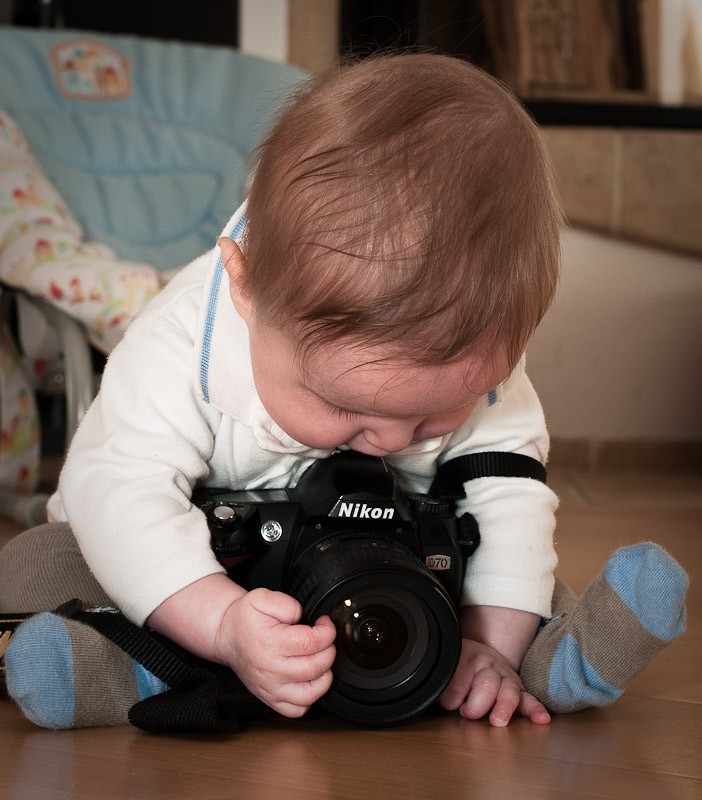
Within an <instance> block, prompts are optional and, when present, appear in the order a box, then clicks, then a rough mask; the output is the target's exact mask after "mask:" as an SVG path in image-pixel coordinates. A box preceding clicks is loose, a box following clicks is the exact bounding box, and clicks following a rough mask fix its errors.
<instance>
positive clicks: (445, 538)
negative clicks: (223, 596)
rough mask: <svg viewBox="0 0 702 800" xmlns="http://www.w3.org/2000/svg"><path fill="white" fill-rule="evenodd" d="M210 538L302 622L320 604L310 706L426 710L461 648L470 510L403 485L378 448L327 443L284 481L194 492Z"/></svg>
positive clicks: (238, 571)
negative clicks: (332, 649)
mask: <svg viewBox="0 0 702 800" xmlns="http://www.w3.org/2000/svg"><path fill="white" fill-rule="evenodd" d="M194 502H196V503H197V504H198V505H199V506H200V508H201V509H202V510H203V511H204V513H205V515H206V517H207V520H208V523H209V527H210V531H211V534H212V547H213V549H214V552H215V554H216V555H217V557H218V559H219V560H220V561H221V563H222V564H223V565H224V566H225V567H226V568H227V570H228V572H229V574H230V576H231V577H232V578H233V579H234V580H236V581H237V583H239V584H241V585H242V586H244V587H245V588H247V589H254V588H257V587H266V588H269V589H276V590H281V591H283V592H286V593H288V594H290V595H292V596H293V597H295V598H297V600H299V602H300V603H301V605H302V608H303V620H302V621H303V622H304V623H307V624H312V623H313V622H314V621H315V620H316V619H317V618H318V617H320V616H322V615H324V614H328V615H329V616H330V617H331V619H332V620H333V622H334V624H335V626H336V630H337V637H336V641H335V645H336V652H337V654H336V659H335V661H334V666H333V673H334V682H333V684H332V687H331V689H330V690H329V692H328V693H327V694H326V695H325V696H324V698H322V700H321V701H320V705H321V706H322V707H323V708H325V709H326V710H327V711H329V712H330V713H332V714H334V715H335V716H337V717H340V718H341V719H345V720H347V721H349V722H353V723H356V724H361V725H371V726H381V725H389V724H392V723H396V722H401V721H403V720H406V719H408V718H409V717H412V716H414V715H415V714H418V713H419V712H421V711H423V710H424V709H426V708H427V707H428V706H429V705H430V704H431V703H432V702H433V701H434V700H435V699H436V698H437V697H438V695H439V694H440V693H441V691H442V690H443V689H444V688H445V686H446V685H447V684H448V682H449V681H450V679H451V677H452V675H453V673H454V671H455V669H456V666H457V664H458V659H459V656H460V652H461V631H460V627H459V621H458V613H457V603H458V599H459V596H460V591H461V585H462V581H463V574H464V568H465V561H466V558H467V557H468V556H469V555H470V553H472V551H473V550H474V549H475V547H476V546H477V543H478V530H477V526H476V523H475V520H474V519H473V517H471V516H470V515H465V516H464V517H463V518H462V519H461V520H457V519H456V518H455V517H454V516H453V514H452V513H451V511H452V508H451V505H452V504H451V502H449V501H445V500H441V499H438V500H437V499H436V498H433V497H430V496H428V495H412V494H409V495H405V494H403V493H402V492H401V491H400V489H399V487H398V485H397V483H396V481H395V479H394V478H393V475H392V474H391V473H390V472H389V471H388V469H387V468H386V466H385V463H384V462H383V461H382V460H381V459H378V458H372V457H369V456H363V455H360V454H358V453H352V452H338V453H335V454H334V455H332V456H331V457H330V458H328V459H324V460H320V461H316V462H315V463H314V464H313V465H312V466H311V467H310V468H309V469H308V470H307V471H306V472H305V473H304V474H303V476H302V478H301V479H300V481H299V482H298V485H297V486H296V488H295V489H294V490H292V489H286V490H261V491H230V490H221V489H202V490H198V493H197V494H196V497H195V498H194Z"/></svg>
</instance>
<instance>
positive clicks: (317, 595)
mask: <svg viewBox="0 0 702 800" xmlns="http://www.w3.org/2000/svg"><path fill="white" fill-rule="evenodd" d="M291 574H292V575H293V585H292V587H291V592H292V593H293V594H294V595H295V596H296V597H297V598H298V600H300V602H301V604H302V607H303V610H304V620H305V621H306V622H310V623H311V622H313V621H314V620H315V619H317V618H318V617H320V616H322V615H324V614H328V615H329V616H330V617H331V619H332V621H333V622H334V625H335V626H336V630H337V636H336V641H335V646H336V659H335V661H334V665H333V668H332V669H333V673H334V682H333V685H332V688H331V690H330V691H329V693H328V694H327V695H325V697H324V698H323V700H322V703H321V704H322V706H323V707H325V708H326V710H328V711H329V712H331V713H333V714H335V715H336V716H338V717H341V718H343V719H346V720H348V721H350V722H354V723H357V724H362V725H374V726H378V725H388V724H391V723H395V722H399V721H402V720H404V719H407V718H409V717H411V716H414V715H415V714H417V713H419V712H420V711H422V710H424V709H425V708H426V707H427V706H429V705H430V704H431V703H432V702H433V701H434V700H435V699H436V697H438V695H439V694H440V692H441V691H442V690H443V689H444V687H445V686H446V684H447V683H448V682H449V680H450V679H451V677H452V675H453V672H454V670H455V668H456V665H457V663H458V657H459V655H460V647H461V634H460V628H459V625H458V617H457V613H456V610H455V607H454V604H453V602H452V601H451V599H450V597H449V596H448V594H447V593H446V590H445V589H444V588H443V586H442V585H441V584H440V583H439V582H438V581H437V580H436V578H435V577H434V576H433V575H432V574H431V573H430V572H429V571H428V570H427V569H426V568H425V567H424V565H423V564H422V563H421V561H420V560H419V559H418V558H417V557H416V556H415V555H414V554H413V553H411V552H410V551H409V550H408V549H407V548H405V547H404V546H403V545H401V544H400V543H399V542H396V541H393V540H389V539H388V540H385V539H369V538H359V537H358V535H355V536H354V535H353V534H343V535H338V536H336V537H331V538H330V539H327V540H324V541H322V542H319V543H317V544H316V545H314V546H313V547H312V548H310V549H309V550H308V551H306V553H305V554H303V556H302V557H301V558H300V559H299V560H298V562H297V563H296V564H295V565H294V569H293V570H292V573H291Z"/></svg>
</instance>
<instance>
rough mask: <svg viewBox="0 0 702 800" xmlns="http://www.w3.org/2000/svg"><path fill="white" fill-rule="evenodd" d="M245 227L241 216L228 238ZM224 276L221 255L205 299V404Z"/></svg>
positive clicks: (202, 359)
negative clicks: (218, 302) (220, 291)
mask: <svg viewBox="0 0 702 800" xmlns="http://www.w3.org/2000/svg"><path fill="white" fill-rule="evenodd" d="M245 227H246V215H245V214H242V215H241V217H239V219H238V220H237V221H236V224H235V225H234V228H233V230H232V231H231V232H230V233H229V238H230V239H234V240H236V239H237V238H238V237H239V236H241V234H242V233H243V232H244V228H245ZM223 275H224V262H223V261H222V254H221V253H220V254H219V256H218V257H217V265H216V266H215V269H214V274H213V275H212V283H211V284H210V293H209V296H208V298H207V313H206V315H205V330H204V331H203V334H202V354H201V357H200V387H201V389H202V397H203V399H204V401H205V402H206V403H209V402H210V384H209V377H210V352H211V350H212V336H213V334H214V322H215V315H216V313H217V300H218V298H219V290H220V287H221V285H222V277H223Z"/></svg>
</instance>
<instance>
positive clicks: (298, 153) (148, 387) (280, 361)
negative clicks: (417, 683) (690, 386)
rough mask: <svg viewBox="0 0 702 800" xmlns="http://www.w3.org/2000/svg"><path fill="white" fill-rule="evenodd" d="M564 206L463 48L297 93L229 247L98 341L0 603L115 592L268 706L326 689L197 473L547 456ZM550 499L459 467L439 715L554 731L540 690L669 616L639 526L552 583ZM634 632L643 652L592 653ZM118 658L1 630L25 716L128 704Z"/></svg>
mask: <svg viewBox="0 0 702 800" xmlns="http://www.w3.org/2000/svg"><path fill="white" fill-rule="evenodd" d="M560 226H561V213H560V209H559V204H558V200H557V196H556V192H555V189H554V185H553V179H552V176H551V170H550V167H549V161H548V158H547V155H546V152H545V149H544V146H543V143H542V141H541V137H540V135H539V131H538V129H537V128H536V126H535V125H534V124H533V122H532V121H531V119H530V118H529V117H528V115H527V114H526V113H525V112H524V111H523V110H522V108H521V107H520V105H519V104H518V103H517V102H516V101H515V99H514V98H513V97H512V96H511V95H510V94H509V92H508V91H507V90H506V89H505V88H503V87H502V86H501V85H500V84H499V83H498V82H496V81H495V80H493V79H492V78H490V77H489V76H487V75H486V74H484V73H482V72H481V71H479V70H478V69H476V68H474V67H472V66H470V65H469V64H467V63H465V62H463V61H459V60H457V59H453V58H449V57H445V56H438V55H395V56H384V57H378V58H373V59H369V60H367V61H364V62H361V63H359V64H356V65H354V66H351V67H348V68H344V69H341V70H340V71H338V72H337V73H336V74H333V75H331V76H326V77H324V78H322V79H320V80H318V81H316V82H314V83H313V84H312V85H311V86H309V87H306V88H305V89H304V90H303V91H301V92H300V93H299V94H298V95H297V96H296V97H294V98H293V99H292V101H291V102H290V104H289V105H288V107H287V108H286V109H285V110H284V112H283V113H282V115H281V116H280V118H279V120H278V121H277V123H276V125H275V126H274V127H273V129H272V131H271V133H270V134H269V136H268V137H267V138H266V140H265V141H264V142H263V144H262V146H261V148H260V151H259V158H258V162H257V164H256V170H255V175H254V179H253V182H252V187H251V192H250V196H249V198H248V201H247V204H246V206H245V207H242V208H241V209H240V210H239V211H238V212H237V213H236V214H235V215H234V217H233V218H232V220H231V221H230V222H229V224H228V225H227V226H226V228H225V230H224V233H223V236H222V238H221V239H220V241H219V243H218V248H216V249H215V250H214V251H213V252H212V253H210V254H206V255H205V256H202V257H201V258H199V259H197V260H196V261H195V262H193V263H192V264H191V265H189V266H188V267H187V268H185V269H184V270H183V271H182V272H181V273H180V274H179V275H178V276H177V277H176V278H175V279H174V280H173V281H172V283H171V284H170V285H169V286H168V287H167V288H166V289H165V290H164V291H163V292H162V294H161V295H160V296H159V297H157V298H156V299H155V300H154V301H153V302H152V304H151V305H150V306H149V307H148V308H147V310H146V311H145V312H144V313H143V314H142V315H141V316H140V317H139V318H138V319H137V320H136V321H135V322H134V323H133V324H132V326H131V327H130V328H129V330H128V331H127V333H126V335H125V337H124V339H123V341H122V342H121V343H120V344H119V345H118V346H117V348H116V349H115V350H114V352H113V353H112V355H111V356H110V359H109V361H108V364H107V367H106V369H105V372H104V376H103V380H102V385H101V389H100V392H99V395H98V397H97V399H96V400H95V402H94V404H93V405H92V407H91V408H90V410H89V412H88V414H87V415H86V417H85V419H84V421H83V422H82V424H81V426H80V428H79V430H78V432H77V433H76V436H75V438H74V441H73V443H72V445H71V448H70V451H69V453H68V456H67V459H66V463H65V465H64V468H63V470H62V473H61V477H60V481H59V486H58V491H57V493H56V494H55V495H54V496H53V498H52V499H51V501H50V504H49V513H50V519H51V522H50V523H49V525H48V526H44V527H42V528H40V529H34V530H32V531H29V532H27V533H25V534H23V535H22V536H20V537H18V538H17V539H16V540H14V541H13V542H11V543H10V545H8V547H6V548H5V550H4V551H3V552H2V554H0V610H16V609H21V610H23V611H48V610H52V609H55V608H56V607H57V606H58V605H59V604H60V603H62V602H64V601H66V600H68V599H70V598H72V597H80V598H81V599H82V600H83V601H85V602H87V603H90V604H96V605H113V606H117V607H118V608H119V609H120V610H121V611H122V612H123V613H124V614H125V615H126V616H127V617H128V618H129V619H131V620H132V621H134V622H135V623H137V624H138V625H144V624H145V625H146V626H148V627H149V628H151V629H153V630H155V631H158V632H160V633H161V634H164V635H165V636H167V637H168V638H170V639H172V640H173V641H175V642H177V643H178V644H179V645H181V646H182V647H184V648H185V649H186V650H188V651H190V652H191V653H194V654H195V655H198V656H200V657H202V658H205V659H208V660H210V661H215V662H218V663H221V664H224V665H227V666H228V667H230V668H231V669H232V670H234V671H235V672H236V673H237V675H238V676H239V677H240V678H241V680H242V681H243V683H244V684H245V686H246V687H247V688H248V689H249V690H250V691H251V692H252V693H253V694H254V695H255V696H256V697H258V698H259V699H260V700H262V701H263V702H265V703H266V704H267V705H269V706H270V707H271V708H273V709H274V710H275V711H277V712H279V713H280V714H283V715H285V716H289V717H297V716H300V715H302V714H304V713H305V712H306V711H307V710H308V709H309V708H310V706H311V705H312V704H314V703H315V702H316V701H317V700H318V699H319V698H321V697H322V696H323V695H324V694H325V693H326V692H327V690H328V689H329V687H330V685H331V683H332V664H333V662H334V657H335V649H334V639H335V628H334V625H333V624H332V622H331V620H330V619H329V618H328V617H322V618H320V619H318V620H317V621H316V622H315V623H314V624H313V625H311V626H307V625H303V624H301V623H300V619H301V608H300V605H299V603H298V602H297V601H296V600H295V599H293V598H292V597H290V596H288V595H286V594H284V593H281V592H273V591H269V590H266V589H255V590H252V591H246V590H244V589H243V588H242V587H241V586H239V585H237V584H236V583H235V582H234V581H232V580H231V579H230V578H229V577H227V575H226V574H225V572H224V569H223V567H222V566H221V565H220V564H219V563H218V562H217V560H216V559H215V556H214V555H213V552H212V550H211V547H210V541H209V538H210V537H209V531H208V528H207V524H206V521H205V518H204V516H203V514H202V513H201V512H200V511H199V510H198V509H197V508H196V507H194V506H193V505H192V503H191V494H192V491H193V489H194V487H195V486H196V485H197V484H206V485H210V486H229V487H235V488H247V489H258V488H281V487H290V486H294V485H295V483H296V482H297V480H298V478H299V476H300V475H301V474H302V472H303V471H304V470H305V469H306V468H307V467H308V466H309V465H310V464H311V463H312V462H313V461H314V460H316V459H320V458H325V457H327V456H329V455H330V454H331V453H332V452H333V451H334V450H335V449H337V448H351V449H353V450H356V451H359V452H361V453H365V454H368V455H372V456H382V457H384V458H386V460H387V461H388V463H389V464H390V465H391V466H392V468H393V470H394V472H395V473H396V475H397V476H398V478H399V480H400V481H401V483H402V486H403V488H404V489H405V490H408V491H427V490H428V488H429V486H430V484H431V483H432V480H433V478H434V475H435V473H436V469H437V466H438V465H440V464H442V463H444V462H445V461H447V460H449V459H453V458H455V457H458V456H462V455H469V454H473V453H479V452H484V451H503V452H508V453H515V454H519V455H522V456H527V457H529V458H531V459H535V460H537V461H539V462H541V463H543V462H545V460H546V457H547V450H548V437H547V433H546V428H545V424H544V420H543V414H542V411H541V407H540V404H539V401H538V399H537V396H536V394H535V392H534V390H533V388H532V386H531V384H530V382H529V380H528V378H527V377H526V373H525V369H524V360H523V353H524V350H525V347H526V345H527V343H528V341H529V339H530V337H531V335H532V333H533V332H534V330H535V328H536V326H537V325H538V323H539V321H540V320H541V318H542V316H543V314H544V313H545V311H546V309H547V307H548V305H549V303H550V301H551V299H552V297H553V294H554V291H555V287H556V282H557V272H558V261H559V235H560ZM556 506H557V500H556V498H555V496H554V494H553V493H552V491H551V490H550V489H549V488H548V487H547V486H546V485H545V484H544V483H542V482H540V481H538V480H533V479H530V478H524V477H516V478H513V477H499V476H486V477H481V478H479V479H477V480H473V481H471V482H470V483H469V484H466V498H465V499H464V500H463V501H461V502H460V503H459V504H458V508H457V512H458V513H459V514H460V513H463V512H464V511H469V512H470V513H472V514H473V515H474V517H475V518H476V520H477V522H478V524H479V528H480V532H481V544H480V546H479V547H478V550H477V551H476V553H475V555H474V556H473V557H471V558H470V559H469V561H468V564H467V568H466V574H465V581H464V588H463V594H462V598H461V606H462V607H461V627H462V631H463V637H464V640H463V650H462V655H461V660H460V663H459V666H458V669H457V671H456V673H455V675H454V677H453V679H452V681H451V682H450V684H449V685H448V687H447V688H446V689H445V691H444V692H443V694H442V696H441V698H440V702H441V704H442V705H443V706H444V707H445V708H446V709H450V710H456V709H457V710H459V711H460V713H461V714H462V715H463V716H465V717H469V718H479V717H482V716H484V715H489V719H490V722H491V723H492V724H493V725H502V726H503V725H507V724H508V723H509V721H510V719H511V718H512V717H513V715H514V714H515V713H518V714H521V715H523V716H525V717H527V718H528V719H530V720H531V721H532V722H533V723H537V724H542V723H547V722H549V720H550V715H549V711H548V710H547V708H548V709H551V710H552V711H554V710H555V711H560V710H573V709H575V708H581V707H583V706H586V705H592V704H603V703H605V702H611V700H612V699H614V697H616V696H618V694H620V693H621V691H622V690H623V687H624V685H625V683H626V681H627V680H628V679H629V678H630V677H631V675H633V674H636V672H638V671H640V669H642V668H643V666H645V663H647V661H648V659H649V658H650V657H651V656H652V655H653V653H654V652H655V651H656V649H658V648H659V647H661V646H663V645H664V644H665V643H666V642H668V641H670V640H672V639H673V638H674V637H675V636H676V635H678V633H680V632H681V630H682V627H683V618H684V614H683V611H682V596H683V594H684V591H685V576H684V573H682V571H681V570H680V568H679V567H678V566H677V564H675V562H674V561H673V560H672V559H671V558H670V557H669V556H668V555H667V554H666V553H664V552H663V551H662V550H660V548H657V547H655V546H654V545H642V546H640V547H639V549H638V550H637V549H636V548H630V549H629V550H626V551H621V552H620V553H619V554H615V556H614V557H613V559H612V560H611V561H610V563H609V564H608V567H607V569H606V570H605V572H603V573H602V575H601V576H600V577H599V578H598V579H597V581H596V582H595V584H593V587H591V590H589V594H587V595H586V596H585V597H584V598H583V600H581V601H580V604H579V605H576V604H575V601H574V600H572V598H570V597H568V596H567V594H566V593H564V592H561V591H560V589H559V591H558V592H557V594H556V597H555V598H554V585H555V583H554V569H555V566H556V556H555V553H554V548H553V532H554V527H555V517H554V513H555V510H556ZM608 570H609V571H608ZM642 571H643V572H642ZM642 574H643V575H644V577H645V580H646V581H647V582H648V591H651V590H652V589H651V587H654V588H653V591H655V587H656V586H658V585H659V583H660V581H659V583H656V580H657V578H656V576H657V575H661V576H663V578H661V580H662V581H663V583H665V587H666V588H665V591H666V592H667V595H666V597H668V598H670V599H669V602H667V601H661V602H660V604H659V606H657V607H656V609H655V613H653V612H652V611H651V609H650V608H649V606H648V605H646V608H645V609H644V608H643V606H642V604H641V602H640V600H639V599H638V598H637V595H636V592H635V591H633V590H632V589H631V587H632V586H638V585H640V577H641V575H642ZM671 587H672V588H671ZM663 591H664V590H663V589H661V592H663ZM552 600H554V601H555V606H556V607H555V609H554V608H553V607H552ZM666 602H667V605H666ZM601 603H604V605H602V606H601V608H604V609H606V610H607V613H608V614H609V615H610V617H611V620H612V625H613V626H614V627H615V628H616V629H617V630H616V636H615V635H613V633H612V631H611V630H609V629H607V628H606V626H604V625H603V624H602V619H601V617H602V614H601V613H599V610H601V609H600V604H601ZM566 609H567V612H568V613H564V610H566ZM593 611H594V616H593ZM554 612H555V616H556V619H552V618H553V617H554ZM615 612H616V613H615ZM651 615H653V616H655V618H656V619H655V621H654V623H651V621H650V619H649V617H650V616H651ZM598 617H599V622H598V625H599V628H598V625H594V624H593V622H592V619H594V618H598ZM591 618H592V619H591ZM547 620H552V621H551V622H550V623H549V624H547V625H545V626H544V622H545V621H547ZM540 630H541V633H540V634H539V635H538V636H537V632H539V631H540ZM629 640H631V649H632V651H633V650H635V651H636V653H639V652H641V653H643V655H640V656H636V657H634V656H631V655H630V652H629V651H626V652H625V654H624V657H623V658H619V659H617V666H616V669H615V670H614V671H612V670H609V667H607V666H605V667H603V670H604V672H602V671H601V672H598V670H599V669H600V664H604V665H606V664H608V663H609V662H608V661H607V659H606V658H605V656H606V655H607V654H608V653H609V651H610V649H611V647H612V646H613V642H618V643H621V644H620V647H621V648H625V647H626V646H627V645H626V642H628V641H629ZM642 641H644V642H645V647H644V649H643V650H641V648H642ZM37 645H39V646H40V647H39V649H40V651H41V653H43V656H41V657H37V655H36V653H37ZM564 647H565V648H566V650H565V651H564V650H563V648H564ZM61 650H64V651H69V652H70V654H71V656H72V657H71V659H70V661H69V662H68V663H70V666H69V667H68V668H67V673H71V671H73V673H75V674H67V675H66V676H65V677H66V680H65V681H64V682H63V683H62V682H61V679H58V678H53V679H52V681H51V682H49V681H48V678H47V674H46V673H47V670H46V669H45V667H44V666H43V665H44V664H45V663H46V662H47V661H49V660H51V661H53V663H54V664H55V663H57V658H54V657H53V656H49V655H47V654H48V653H49V652H54V651H61ZM125 658H126V657H125V654H123V653H122V652H121V651H119V650H118V648H116V647H115V646H114V645H113V644H112V643H111V642H109V641H106V640H103V639H102V638H101V637H100V636H99V634H97V633H96V632H95V631H93V630H92V629H90V628H88V627H87V626H85V625H83V624H81V623H78V622H76V621H71V620H68V621H67V620H64V619H62V618H60V617H58V616H56V615H53V614H39V615H37V616H36V617H33V618H32V619H30V620H29V621H28V622H26V623H24V624H23V625H21V626H20V628H19V629H18V632H17V633H16V634H15V636H14V637H13V639H12V642H11V644H10V647H9V648H8V651H7V654H6V668H7V683H8V688H9V691H10V694H11V696H13V697H14V698H15V700H16V701H17V702H18V703H19V704H20V705H21V707H22V708H23V709H24V710H25V712H26V713H27V715H28V716H29V717H30V718H31V719H33V720H34V721H35V722H37V723H38V724H41V725H47V726H51V727H71V726H77V725H93V724H110V723H115V722H123V721H125V720H126V712H127V710H128V709H129V707H130V706H131V705H132V704H133V703H134V702H136V701H137V700H138V699H140V698H142V697H145V696H148V695H150V694H153V693H155V692H160V691H163V690H164V689H165V688H167V687H165V686H164V685H162V684H160V682H159V681H158V680H157V679H156V678H155V677H154V676H152V675H150V674H149V673H145V671H143V670H142V671H141V672H140V671H139V669H138V668H136V671H135V666H134V665H132V664H129V663H128V662H129V660H128V659H126V661H125ZM585 664H587V665H588V667H589V668H588V669H585V668H583V665H585ZM520 669H521V674H520ZM607 670H609V671H607ZM55 672H56V670H55V669H54V673H55ZM593 674H594V676H595V679H594V680H593V679H592V676H593ZM135 676H136V677H135ZM108 684H109V685H110V687H111V689H110V692H106V689H105V686H106V685H108ZM74 695H80V696H74ZM106 697H109V702H106V700H105V698H106ZM61 698H62V699H63V700H65V702H63V703H62V700H61Z"/></svg>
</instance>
